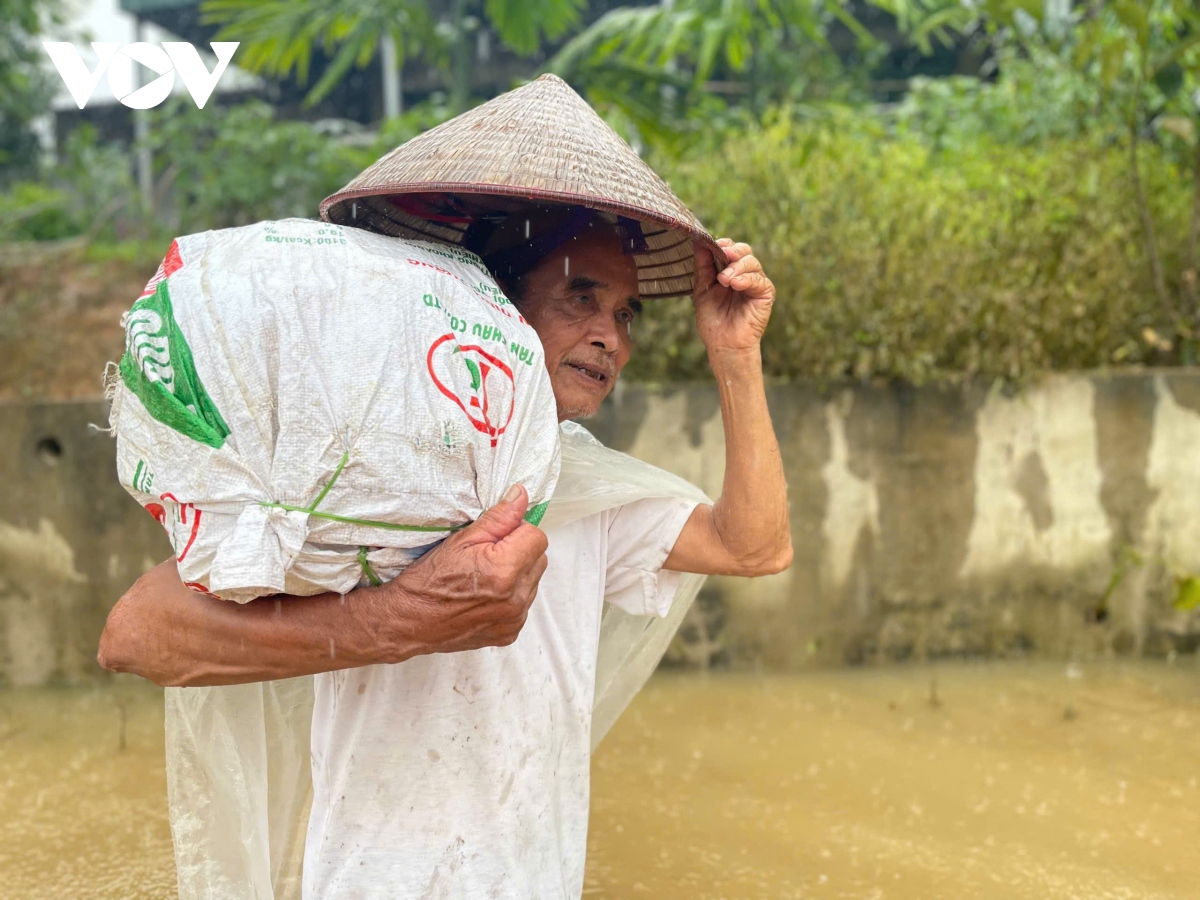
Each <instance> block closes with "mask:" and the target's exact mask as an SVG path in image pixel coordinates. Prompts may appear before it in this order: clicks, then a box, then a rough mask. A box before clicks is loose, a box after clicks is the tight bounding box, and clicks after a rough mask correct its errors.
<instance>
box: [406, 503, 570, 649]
mask: <svg viewBox="0 0 1200 900" xmlns="http://www.w3.org/2000/svg"><path fill="white" fill-rule="evenodd" d="M528 507H529V495H528V494H527V493H526V491H525V488H524V487H521V486H520V485H516V486H514V487H513V488H512V489H511V490H510V491H509V492H508V494H507V495H506V496H505V498H504V499H503V500H501V501H500V502H499V503H497V504H496V505H495V506H493V507H492V508H491V509H489V510H487V511H486V512H484V514H483V515H481V516H480V517H479V518H478V519H477V520H475V521H474V522H472V523H471V524H470V525H468V526H467V527H466V528H464V529H463V530H462V531H459V532H456V533H455V534H453V535H451V536H450V537H448V538H447V539H446V540H445V541H444V542H442V544H440V545H439V546H438V547H436V548H435V549H433V550H432V551H430V552H429V553H428V554H426V555H425V556H423V557H421V559H419V560H418V561H417V562H415V563H413V565H411V566H409V567H408V569H406V570H405V571H404V572H402V573H401V574H400V576H399V577H398V578H397V579H396V580H395V581H394V582H393V583H392V584H393V585H394V586H395V587H396V588H398V589H399V590H400V591H401V592H402V596H403V597H404V599H405V601H406V603H405V606H407V607H408V609H407V610H405V611H404V614H405V615H406V616H412V619H411V621H419V622H422V623H423V626H422V631H423V632H425V637H424V640H425V642H426V643H428V644H430V648H429V652H436V653H452V652H457V651H460V650H474V649H477V648H479V647H504V646H507V645H509V644H511V643H512V642H513V641H515V640H516V639H517V636H518V635H519V634H520V633H521V628H522V627H524V625H525V619H526V617H527V616H528V615H529V607H530V605H531V604H532V603H533V598H534V596H535V595H536V594H537V588H538V582H539V581H540V580H541V577H542V573H543V572H545V571H546V546H547V542H546V535H545V534H544V533H543V532H542V531H541V529H539V528H536V527H534V526H533V525H530V524H529V523H528V522H526V521H525V520H524V517H525V513H526V511H527V509H528Z"/></svg>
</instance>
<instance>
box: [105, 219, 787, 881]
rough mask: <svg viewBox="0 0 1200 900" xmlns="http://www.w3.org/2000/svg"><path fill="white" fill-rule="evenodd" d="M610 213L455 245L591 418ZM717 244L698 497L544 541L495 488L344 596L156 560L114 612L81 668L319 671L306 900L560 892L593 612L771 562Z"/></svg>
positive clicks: (772, 471) (584, 764) (586, 713)
mask: <svg viewBox="0 0 1200 900" xmlns="http://www.w3.org/2000/svg"><path fill="white" fill-rule="evenodd" d="M407 208H408V209H409V210H410V211H411V209H412V208H413V207H411V206H409V207H407ZM613 218H614V217H613V216H611V215H603V214H600V213H597V212H594V211H588V210H582V211H581V210H580V208H579V207H568V206H556V207H552V208H550V209H549V210H547V209H546V208H544V207H543V208H542V209H541V211H530V210H528V209H526V210H525V211H523V212H516V213H514V214H512V215H509V216H508V217H507V218H504V217H493V221H492V222H491V224H490V225H489V227H487V228H485V229H482V230H478V229H476V230H474V231H473V232H472V233H471V234H470V235H467V236H466V237H465V238H464V240H463V243H466V244H467V245H468V246H472V249H475V250H476V251H477V252H478V253H479V254H480V255H481V256H482V257H483V259H484V261H485V263H487V264H488V266H489V268H490V269H491V270H492V271H493V272H494V273H495V274H496V276H497V280H498V281H499V283H500V284H501V286H502V287H503V289H504V290H505V292H506V294H507V295H508V296H509V298H510V299H511V300H512V301H513V302H514V304H515V305H516V307H517V309H518V310H519V311H520V313H521V315H523V316H524V317H525V319H526V320H527V321H528V322H529V323H530V324H531V325H532V326H533V328H534V329H535V330H536V331H537V334H538V336H539V338H540V339H541V343H542V350H543V355H544V360H545V365H546V366H547V368H548V370H549V374H550V379H551V384H552V387H553V390H554V396H555V399H556V402H557V404H558V415H559V419H560V420H566V419H572V418H586V417H587V416H590V415H593V414H594V413H595V412H596V411H597V409H598V408H599V406H600V404H601V402H602V401H603V400H604V398H605V397H606V396H608V394H609V393H610V392H611V391H612V389H613V387H614V385H615V384H616V381H617V378H618V377H619V376H620V373H621V370H622V369H623V368H624V366H625V364H626V363H627V362H628V361H629V358H630V353H631V340H630V330H631V328H635V327H636V318H637V316H638V313H639V312H640V310H641V303H640V300H639V283H644V278H643V277H642V276H640V275H639V267H638V265H637V264H636V263H635V255H634V254H633V253H632V252H631V245H636V244H638V236H637V235H635V236H634V237H633V238H632V239H631V238H630V234H629V230H628V227H627V222H622V221H621V220H618V221H617V222H616V223H615V224H614V222H613ZM439 221H440V220H439ZM717 244H718V249H719V252H720V253H722V254H723V255H724V265H723V266H721V267H719V268H718V266H717V265H716V264H715V260H714V256H713V252H712V248H711V247H705V246H701V245H700V244H699V242H697V245H696V250H695V256H694V266H695V270H694V271H695V284H696V288H695V291H694V304H695V312H696V325H697V329H698V332H699V335H700V338H701V340H702V341H703V342H704V345H705V347H706V348H707V350H708V358H709V361H710V364H711V366H712V370H713V373H714V375H715V376H716V380H717V384H718V388H719V393H720V401H721V414H722V417H723V422H724V427H725V437H726V467H725V476H724V484H723V487H722V491H721V495H720V498H719V499H718V500H717V501H716V503H715V504H714V505H712V506H709V505H706V504H700V505H697V504H696V503H694V502H690V501H682V500H677V499H644V500H639V501H637V502H634V503H630V504H627V505H625V506H622V507H619V508H617V509H613V510H609V511H607V512H604V513H600V514H597V515H592V516H589V517H586V518H583V519H579V520H577V521H574V522H571V523H569V524H566V525H563V526H561V527H557V528H550V529H549V530H548V531H547V532H546V533H543V532H542V531H540V530H539V529H537V528H535V527H534V526H532V525H530V524H528V523H526V522H525V521H524V519H523V517H524V515H525V513H526V509H527V504H528V498H527V495H526V493H525V491H524V489H523V488H522V487H521V486H520V485H514V486H513V488H512V489H511V490H510V491H509V493H508V495H507V496H506V497H505V498H504V500H503V501H502V502H501V503H499V504H498V505H496V506H494V507H493V508H491V509H490V510H488V511H487V512H485V513H484V514H483V515H482V516H481V517H480V518H479V519H478V520H477V521H475V522H474V523H472V524H471V525H470V526H468V527H466V528H464V529H463V530H461V531H459V532H457V533H455V534H454V535H453V536H451V537H450V538H448V539H447V540H445V541H444V542H443V543H442V544H440V545H439V546H438V547H436V548H435V549H433V550H432V551H431V552H429V553H428V554H426V555H425V556H424V557H422V558H421V559H420V560H419V561H418V562H416V563H415V564H414V565H412V566H411V567H410V568H409V569H407V570H406V571H405V572H403V573H402V574H401V575H400V577H398V578H397V579H395V580H394V581H392V582H390V583H388V584H384V585H381V586H378V587H366V588H361V589H359V590H356V591H354V592H352V593H351V594H349V595H347V596H345V597H344V598H343V597H340V596H338V595H326V596H318V597H306V598H285V599H284V600H283V601H282V602H283V604H284V605H283V606H282V609H283V610H286V612H281V605H280V603H279V602H278V601H277V600H276V599H274V598H264V599H263V600H259V601H254V602H251V603H248V604H245V605H241V606H239V605H237V604H232V603H223V602H220V601H217V600H213V599H210V598H208V597H205V596H202V595H199V594H195V593H192V592H191V591H189V590H188V589H187V588H186V587H184V586H183V585H182V584H181V583H180V581H179V578H178V576H177V574H176V572H175V568H174V565H173V561H168V562H166V563H164V564H163V565H161V566H159V567H158V568H156V569H154V570H152V571H151V572H149V573H148V574H147V575H145V576H144V577H143V578H142V579H141V580H140V581H138V583H137V584H135V585H134V587H133V588H132V589H131V590H130V591H129V592H128V593H127V594H126V595H125V596H124V597H123V598H122V599H121V600H120V602H119V603H118V604H117V606H116V607H115V608H114V610H113V612H112V615H111V617H110V619H109V622H108V626H107V628H106V630H105V633H104V637H103V640H102V644H101V648H100V660H101V663H102V665H104V666H105V667H106V668H109V669H112V670H115V671H124V672H133V673H136V674H138V675H141V676H143V677H146V678H149V679H151V680H152V681H155V682H157V683H158V684H162V685H218V684H240V683H249V682H256V681H267V680H273V679H281V678H289V677H292V676H298V675H311V674H317V675H318V678H317V684H316V705H315V710H314V713H313V722H312V754H313V760H312V769H313V783H314V798H313V806H312V811H311V814H310V817H309V825H308V834H307V840H306V845H305V851H304V895H305V896H306V897H312V898H326V897H347V898H351V897H353V898H358V897H412V898H418V897H462V898H476V897H478V898H483V897H499V898H532V897H537V898H551V897H564V898H575V897H579V896H580V893H581V891H582V886H583V867H584V853H585V846H586V828H587V816H588V772H589V759H590V743H589V727H590V715H591V709H592V701H593V695H594V691H595V674H596V657H597V640H598V636H599V632H600V619H601V609H602V605H603V603H604V602H605V601H607V602H609V603H612V604H615V605H616V606H618V607H620V608H622V609H624V610H626V611H627V612H630V613H633V614H638V615H651V616H653V615H660V616H661V615H665V614H666V612H667V610H668V609H669V608H670V606H671V601H672V597H673V594H674V590H675V584H676V582H677V579H678V575H677V573H679V572H695V573H702V574H726V575H743V576H756V575H765V574H769V573H774V572H779V571H780V570H782V569H784V568H786V567H787V566H788V565H789V564H790V562H791V558H792V549H791V541H790V533H789V528H788V516H787V496H786V494H787V491H786V485H785V482H784V477H783V467H782V463H781V460H780V454H779V448H778V445H777V443H776V440H775V435H774V432H773V429H772V426H771V420H770V417H769V415H768V410H767V403H766V397H765V393H764V389H763V377H762V364H761V357H760V350H759V342H760V340H761V338H762V335H763V331H764V329H765V328H766V325H767V321H768V318H769V316H770V312H771V305H772V302H773V301H774V297H775V289H774V286H773V285H772V283H771V281H770V280H769V279H768V278H767V277H766V275H765V274H764V273H763V270H762V266H761V265H760V264H759V262H758V260H757V259H756V258H755V257H754V255H753V253H752V251H751V249H750V248H749V247H748V246H746V245H745V244H737V243H734V242H732V241H729V240H722V241H719V242H717ZM689 246H690V244H689ZM530 247H533V248H534V249H535V250H536V252H535V253H534V254H533V255H532V256H531V255H530V253H529V252H528V250H529V248H530ZM689 261H690V260H689ZM331 639H332V641H334V642H336V647H337V653H336V656H331V654H330V652H329V648H330V646H331Z"/></svg>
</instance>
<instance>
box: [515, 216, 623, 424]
mask: <svg viewBox="0 0 1200 900" xmlns="http://www.w3.org/2000/svg"><path fill="white" fill-rule="evenodd" d="M523 288H524V289H523V291H522V298H521V304H520V309H521V314H522V315H523V316H524V317H525V319H526V320H527V321H528V322H529V324H530V325H532V326H533V329H534V331H536V332H537V333H538V337H539V338H541V341H542V349H543V351H544V352H545V355H546V368H547V369H549V371H550V384H551V386H552V387H553V388H554V399H555V400H556V401H557V402H558V419H559V421H560V422H561V421H563V420H564V419H581V418H587V417H588V416H592V415H595V413H596V411H597V410H598V409H599V408H600V401H602V400H603V399H604V398H605V397H607V396H608V394H609V392H610V391H611V390H612V389H613V385H614V384H616V381H617V376H618V375H620V373H621V370H622V369H623V368H625V363H627V362H629V353H630V349H631V344H630V339H629V326H630V323H631V322H632V321H633V319H634V317H635V316H636V315H637V314H638V311H639V310H640V309H641V303H639V302H638V300H637V291H638V275H637V265H636V263H635V262H634V259H633V257H632V256H627V255H625V254H624V253H622V252H621V242H620V239H619V238H618V237H617V235H616V234H615V233H613V232H608V231H605V230H601V229H595V228H589V229H586V230H585V231H584V232H583V233H582V234H580V235H579V237H577V238H575V239H574V240H570V241H567V243H566V244H565V245H564V246H563V247H561V248H560V249H558V250H556V251H554V252H553V253H551V254H549V255H548V256H547V257H546V258H545V259H543V260H542V261H541V263H539V264H538V265H537V267H535V268H534V269H532V270H530V271H529V272H528V273H527V274H526V275H525V277H524V279H523Z"/></svg>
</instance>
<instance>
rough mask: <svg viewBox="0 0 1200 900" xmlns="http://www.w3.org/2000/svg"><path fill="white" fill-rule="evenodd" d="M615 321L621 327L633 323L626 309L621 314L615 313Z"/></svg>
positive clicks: (631, 315) (631, 314)
mask: <svg viewBox="0 0 1200 900" xmlns="http://www.w3.org/2000/svg"><path fill="white" fill-rule="evenodd" d="M617 320H618V321H620V323H621V324H622V325H630V324H632V323H633V313H631V312H630V311H629V310H627V309H625V310H621V312H619V313H617Z"/></svg>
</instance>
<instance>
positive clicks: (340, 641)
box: [98, 486, 547, 685]
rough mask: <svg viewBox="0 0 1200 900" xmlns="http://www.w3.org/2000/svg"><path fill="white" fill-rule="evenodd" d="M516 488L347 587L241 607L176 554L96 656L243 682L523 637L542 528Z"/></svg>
mask: <svg viewBox="0 0 1200 900" xmlns="http://www.w3.org/2000/svg"><path fill="white" fill-rule="evenodd" d="M528 508H529V497H528V495H527V494H526V492H525V489H524V488H522V487H520V486H516V487H514V488H513V489H512V490H511V491H509V493H508V494H507V495H506V496H505V498H504V499H503V500H501V501H500V502H499V503H497V504H496V505H495V506H493V507H492V508H491V509H489V510H487V511H485V512H484V513H483V515H481V516H480V517H479V518H478V519H476V520H475V521H474V522H473V523H471V524H470V525H468V526H467V527H466V528H464V529H463V530H462V531H459V532H456V533H455V534H453V535H451V536H450V537H448V538H447V539H446V540H445V541H443V542H442V543H441V544H440V545H438V546H437V547H436V548H434V549H433V550H431V551H430V552H429V553H427V554H425V555H424V556H423V557H421V558H420V559H419V560H417V562H415V563H413V564H412V565H411V566H409V567H408V568H407V569H405V570H404V571H403V572H401V573H400V576H399V577H398V578H396V579H395V580H394V581H391V582H389V583H388V584H384V585H380V586H379V587H366V588H359V589H357V590H354V591H351V592H350V593H349V594H346V595H345V596H344V597H343V596H341V595H339V594H321V595H319V596H316V597H281V598H278V599H276V598H273V597H264V598H262V599H259V600H255V601H253V602H251V603H246V604H243V605H239V604H237V603H233V602H231V601H227V600H218V599H215V598H213V597H207V596H205V595H203V594H197V593H194V592H192V591H191V590H190V589H189V588H187V587H185V586H184V585H183V583H182V582H181V581H180V579H179V573H178V571H177V570H176V568H175V560H173V559H171V560H167V561H166V562H165V563H162V564H161V565H159V566H157V567H155V568H154V569H151V570H150V571H149V572H147V573H146V574H145V575H143V576H142V577H141V578H139V579H138V580H137V582H136V583H135V584H134V585H133V587H131V588H130V589H129V591H128V592H126V594H125V596H124V597H122V598H121V599H120V600H119V601H117V605H116V606H114V607H113V611H112V612H111V613H110V614H109V617H108V622H107V624H106V625H105V626H104V634H103V636H102V637H101V639H100V652H99V654H98V658H99V661H100V665H102V666H103V667H104V668H106V669H111V670H112V671H115V672H131V673H133V674H135V675H140V676H142V677H143V678H148V679H150V680H151V681H153V682H155V683H157V684H161V685H209V684H245V683H248V682H255V681H272V680H274V679H277V678H292V677H295V676H297V675H314V674H316V673H318V672H329V671H332V670H334V669H352V668H356V667H358V666H369V665H375V664H377V663H397V662H403V661H404V660H406V659H409V658H410V657H413V656H419V655H421V654H426V653H453V652H457V651H462V650H475V649H477V648H479V647H503V646H507V645H508V644H511V643H512V642H513V641H515V640H516V639H517V635H518V634H520V631H521V628H522V627H523V626H524V624H525V617H526V615H528V612H529V605H530V604H531V603H532V602H533V598H534V597H535V596H536V595H537V586H538V581H539V580H540V579H541V577H542V573H543V572H544V571H546V546H547V544H546V536H545V534H543V533H542V532H541V531H540V530H539V529H537V528H534V527H533V526H532V525H529V524H528V523H526V522H525V520H524V516H525V513H526V511H527V510H528Z"/></svg>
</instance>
